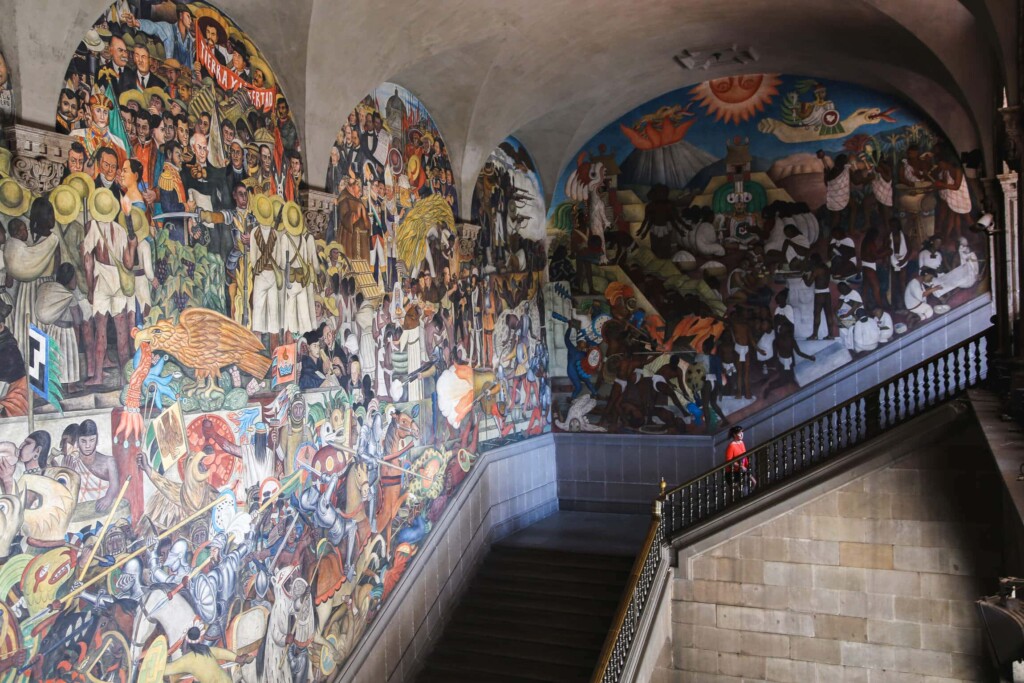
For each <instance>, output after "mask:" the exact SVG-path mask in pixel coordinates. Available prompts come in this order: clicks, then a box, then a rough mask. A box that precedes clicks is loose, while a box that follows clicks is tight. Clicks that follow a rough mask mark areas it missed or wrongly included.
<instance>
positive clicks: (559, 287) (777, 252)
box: [547, 74, 988, 434]
mask: <svg viewBox="0 0 1024 683" xmlns="http://www.w3.org/2000/svg"><path fill="white" fill-rule="evenodd" d="M974 166H975V167H976V164H974ZM974 178H976V174H974V175H973V176H972V175H971V173H970V169H967V172H965V169H964V167H963V166H962V165H961V163H960V159H959V157H958V156H957V154H956V152H955V151H954V150H953V149H952V147H951V146H950V144H949V143H948V141H946V140H945V139H944V138H943V137H942V136H941V134H940V133H939V131H938V130H937V129H936V127H935V126H934V124H932V123H931V122H930V121H928V120H927V119H925V117H923V116H922V115H921V114H919V113H918V112H916V111H915V110H914V109H913V108H912V107H909V106H907V105H906V104H905V103H903V102H900V101H897V100H894V99H893V98H891V97H890V96H886V95H882V94H879V93H874V92H871V91H868V90H865V89H862V88H859V87H856V86H853V85H850V84H844V83H837V82H832V81H815V80H812V79H808V78H802V77H797V76H782V75H776V74H753V75H748V76H734V77H726V78H721V79H716V80H712V81H708V82H704V83H701V84H699V85H697V86H695V87H691V88H686V89H682V90H677V91H675V92H671V93H668V94H666V95H664V96H661V97H659V98H657V99H655V100H652V101H650V102H648V103H646V104H644V105H642V106H640V107H638V108H636V109H634V110H633V111H631V112H629V113H628V114H626V115H624V116H623V117H622V118H620V119H619V120H617V121H615V122H613V123H612V124H611V125H609V126H608V127H606V128H605V129H603V130H602V131H601V132H600V133H598V134H597V135H596V136H594V138H593V139H592V140H591V141H590V142H589V143H588V144H587V145H586V146H585V147H584V148H583V149H582V150H581V151H580V152H579V155H578V156H577V158H576V160H575V162H574V163H573V164H570V165H569V167H567V168H566V169H565V170H564V171H563V173H562V176H561V178H560V179H559V183H558V186H557V187H556V188H555V196H554V199H553V201H552V205H551V208H550V211H549V214H548V226H547V230H548V238H549V262H548V276H549V279H550V281H551V282H552V283H553V284H552V285H550V286H549V287H550V288H551V290H552V296H551V302H550V305H549V307H548V310H549V311H550V312H551V314H552V317H551V319H550V320H549V321H548V330H549V332H550V338H551V340H552V344H553V348H552V361H551V362H552V369H553V372H554V370H555V368H558V369H561V368H563V367H564V368H565V374H566V375H567V377H568V382H562V381H560V382H559V383H557V384H556V388H557V389H558V391H557V393H556V399H557V402H558V403H559V409H558V412H559V413H560V414H561V416H562V419H560V420H556V426H557V427H559V428H560V429H566V430H572V431H581V430H598V431H605V430H608V431H624V432H642V433H680V434H687V433H697V434H700V433H709V432H716V431H718V430H721V429H722V428H723V427H725V426H726V425H727V424H729V423H730V422H736V421H738V420H740V419H742V418H743V417H744V416H745V415H749V414H751V413H752V412H754V411H757V410H759V409H761V408H763V407H765V406H766V405H768V404H770V403H771V402H772V401H775V400H778V399H780V398H782V397H783V396H785V395H787V394H789V393H792V392H793V391H795V390H796V389H797V388H799V387H802V386H806V385H807V384H809V383H811V382H814V381H816V380H818V379H820V378H822V377H824V376H826V375H827V374H828V373H830V372H832V371H833V370H835V369H837V368H839V367H841V366H842V365H844V364H846V363H848V362H850V360H851V359H853V358H857V357H860V356H863V355H865V354H869V353H871V352H872V351H874V350H875V349H877V348H879V347H880V346H881V345H884V344H886V343H888V342H890V341H891V340H892V339H894V338H895V337H896V336H898V335H901V334H904V333H905V332H906V331H907V330H908V329H911V328H914V327H915V326H918V325H921V324H923V323H925V322H927V321H928V320H931V319H933V318H935V317H936V316H941V315H943V314H945V313H946V312H948V311H949V310H950V309H951V308H952V307H955V306H958V305H961V304H963V303H965V302H967V301H969V300H971V299H972V298H974V297H976V296H979V295H981V294H982V293H984V292H985V291H987V286H988V277H987V276H986V272H987V254H986V248H987V244H986V241H985V239H984V235H978V234H976V233H973V232H971V231H970V230H969V229H968V228H969V226H970V225H971V224H973V222H974V220H975V218H976V216H977V215H978V212H977V210H976V209H975V205H974V202H973V196H975V195H976V194H977V192H976V188H975V187H973V184H974V183H976V180H974ZM559 374H560V373H559Z"/></svg>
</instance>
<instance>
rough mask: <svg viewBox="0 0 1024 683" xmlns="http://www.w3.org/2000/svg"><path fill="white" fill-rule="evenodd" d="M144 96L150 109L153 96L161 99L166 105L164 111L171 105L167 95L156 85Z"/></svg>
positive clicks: (144, 92)
mask: <svg viewBox="0 0 1024 683" xmlns="http://www.w3.org/2000/svg"><path fill="white" fill-rule="evenodd" d="M142 94H143V96H145V98H146V100H145V101H146V107H147V108H148V107H149V100H150V99H152V97H153V95H156V96H157V97H159V98H160V101H161V102H163V103H164V109H167V107H168V106H169V105H170V100H169V99H167V93H165V92H164V91H163V89H162V88H158V87H156V86H155V85H154V86H153V87H152V88H146V89H145V90H144V91H143V92H142Z"/></svg>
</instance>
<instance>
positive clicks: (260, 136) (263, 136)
mask: <svg viewBox="0 0 1024 683" xmlns="http://www.w3.org/2000/svg"><path fill="white" fill-rule="evenodd" d="M252 141H253V142H255V143H256V144H257V145H273V144H274V134H273V133H271V132H270V131H269V130H267V129H266V128H257V129H256V132H255V133H253V136H252Z"/></svg>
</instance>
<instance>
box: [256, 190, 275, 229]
mask: <svg viewBox="0 0 1024 683" xmlns="http://www.w3.org/2000/svg"><path fill="white" fill-rule="evenodd" d="M252 214H253V216H255V217H256V222H257V223H259V224H260V225H263V226H267V227H269V226H272V225H273V224H274V203H273V202H272V201H270V197H268V196H267V195H265V194H258V195H256V198H255V199H254V200H253V207H252Z"/></svg>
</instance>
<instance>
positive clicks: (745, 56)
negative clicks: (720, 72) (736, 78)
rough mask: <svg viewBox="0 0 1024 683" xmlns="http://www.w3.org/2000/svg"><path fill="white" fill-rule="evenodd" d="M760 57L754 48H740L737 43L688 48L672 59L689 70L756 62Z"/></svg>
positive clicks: (704, 69)
mask: <svg viewBox="0 0 1024 683" xmlns="http://www.w3.org/2000/svg"><path fill="white" fill-rule="evenodd" d="M758 58H759V56H758V54H757V52H755V51H754V48H752V47H746V48H739V47H737V46H736V45H735V44H733V45H727V46H725V47H709V48H701V49H699V50H691V49H689V48H686V49H683V50H680V51H679V52H678V53H676V54H674V55H672V59H674V60H675V62H676V64H678V65H679V66H681V67H682V68H684V69H686V70H687V71H694V70H697V69H700V70H702V71H707V70H709V69H714V68H718V67H725V66H731V65H733V64H749V63H751V62H756V61H757V60H758Z"/></svg>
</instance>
